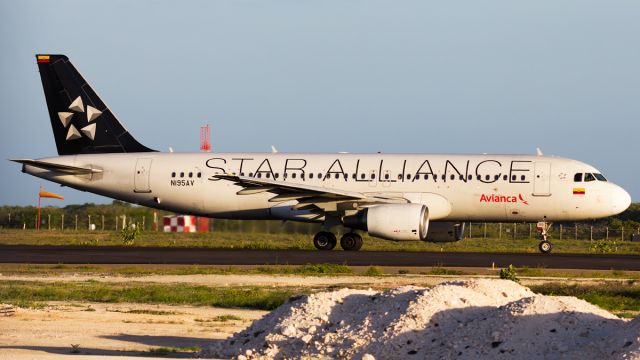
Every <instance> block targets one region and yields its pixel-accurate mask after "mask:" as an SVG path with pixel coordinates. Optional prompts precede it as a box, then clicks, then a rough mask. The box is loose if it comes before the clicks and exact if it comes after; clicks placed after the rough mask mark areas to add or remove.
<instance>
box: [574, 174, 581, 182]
mask: <svg viewBox="0 0 640 360" xmlns="http://www.w3.org/2000/svg"><path fill="white" fill-rule="evenodd" d="M573 181H575V182H582V173H577V174H575V175H574V176H573Z"/></svg>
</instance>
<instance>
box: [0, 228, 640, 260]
mask: <svg viewBox="0 0 640 360" xmlns="http://www.w3.org/2000/svg"><path fill="white" fill-rule="evenodd" d="M363 238H364V240H365V241H364V246H363V248H362V250H363V251H432V252H439V251H452V252H523V253H537V252H538V241H537V240H535V239H523V238H518V239H511V238H502V239H496V238H487V239H482V238H473V239H464V240H462V241H458V242H454V243H438V244H434V243H425V242H420V241H401V242H392V241H386V240H381V239H376V238H372V237H369V236H367V235H365V236H363ZM311 239H312V235H311V234H309V235H305V234H288V233H281V234H270V233H254V232H232V231H228V232H227V231H216V232H213V233H186V234H184V233H183V234H178V233H164V232H155V231H144V232H142V233H141V234H140V235H139V237H138V238H137V239H136V241H135V244H134V246H141V247H150V246H153V247H206V248H219V249H274V250H275V249H279V250H282V249H293V250H314V249H315V248H314V247H313V243H312V240H311ZM552 241H553V243H554V245H555V247H554V252H555V253H582V254H592V253H593V250H592V243H591V242H589V241H588V240H573V239H563V240H559V239H552ZM0 244H3V245H70V246H87V245H91V246H121V245H122V240H121V238H120V234H119V233H118V232H115V231H86V230H82V231H74V230H65V231H60V230H42V231H36V230H19V229H0ZM337 250H338V251H339V249H337ZM613 253H616V254H640V242H631V241H617V242H616V249H615V252H613Z"/></svg>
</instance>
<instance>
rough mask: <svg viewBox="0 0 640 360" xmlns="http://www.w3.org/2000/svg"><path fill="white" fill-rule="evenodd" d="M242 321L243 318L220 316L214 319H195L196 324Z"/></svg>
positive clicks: (227, 315)
mask: <svg viewBox="0 0 640 360" xmlns="http://www.w3.org/2000/svg"><path fill="white" fill-rule="evenodd" d="M240 320H242V318H241V317H239V316H236V315H229V314H226V315H218V316H215V317H212V318H211V319H194V321H196V322H200V323H204V322H227V321H240Z"/></svg>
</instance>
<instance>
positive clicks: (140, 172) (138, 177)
mask: <svg viewBox="0 0 640 360" xmlns="http://www.w3.org/2000/svg"><path fill="white" fill-rule="evenodd" d="M151 161H152V159H148V158H141V159H138V161H136V173H135V175H134V178H133V179H134V181H133V183H134V185H133V186H134V187H133V192H136V193H150V192H151V187H150V185H149V177H150V175H151Z"/></svg>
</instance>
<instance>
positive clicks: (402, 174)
mask: <svg viewBox="0 0 640 360" xmlns="http://www.w3.org/2000/svg"><path fill="white" fill-rule="evenodd" d="M40 160H42V161H47V162H51V163H57V164H64V165H69V166H76V167H91V168H97V169H100V170H101V172H100V173H94V174H90V175H64V174H60V173H55V172H50V171H47V170H43V169H40V168H37V167H33V166H29V165H25V166H24V171H25V172H27V173H29V174H32V175H35V176H38V177H42V178H45V179H47V180H51V181H54V182H57V183H60V184H63V185H66V186H70V187H73V188H77V189H80V190H84V191H89V192H93V193H96V194H100V195H104V196H108V197H111V198H115V199H120V200H124V201H128V202H132V203H137V204H141V205H144V206H150V207H155V208H159V209H164V210H169V211H174V212H178V213H188V214H195V215H201V216H208V217H214V218H235V219H283V218H286V219H290V220H299V221H307V220H309V219H308V218H305V217H304V215H303V214H302V215H300V216H297V215H296V214H290V213H286V212H282V211H278V209H280V208H287V209H289V208H290V206H291V205H292V202H291V201H284V202H280V203H278V202H273V201H269V199H271V198H272V197H273V194H271V193H268V192H261V193H256V194H249V195H238V194H237V193H238V191H240V190H241V189H242V187H240V186H238V185H236V184H235V183H234V182H232V181H228V180H224V179H218V178H215V177H214V175H218V174H233V175H240V176H246V177H255V178H256V179H264V180H275V181H279V182H283V183H284V182H286V183H289V184H305V185H313V186H317V187H323V188H327V189H339V190H344V191H354V192H359V193H363V194H366V195H369V196H376V195H384V196H392V197H400V198H404V199H407V200H408V201H409V202H413V203H423V204H425V205H427V206H428V207H429V208H430V215H429V216H430V219H431V220H436V221H577V220H586V219H594V218H600V217H605V216H610V215H613V214H617V213H620V212H622V211H624V210H625V209H626V208H627V207H628V206H629V203H630V197H629V195H628V193H627V192H626V191H625V190H623V189H622V188H620V187H619V186H617V185H615V184H613V183H610V182H607V181H601V180H593V181H587V182H585V181H580V182H576V181H575V178H574V176H575V174H577V173H581V174H586V173H599V171H598V170H596V169H595V168H593V167H592V166H590V165H587V164H585V163H582V162H579V161H576V160H571V159H566V158H560V157H549V156H528V155H446V154H439V155H429V154H342V153H341V154H310V153H298V154H295V153H290V154H288V153H156V152H150V153H128V154H96V155H73V156H59V157H52V158H46V159H40ZM583 177H584V176H583ZM293 203H295V201H294V202H293ZM323 220H324V219H323V218H320V219H318V218H314V219H313V221H323Z"/></svg>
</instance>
